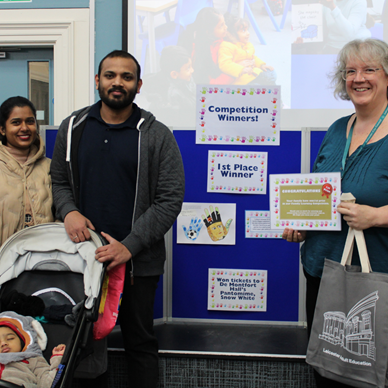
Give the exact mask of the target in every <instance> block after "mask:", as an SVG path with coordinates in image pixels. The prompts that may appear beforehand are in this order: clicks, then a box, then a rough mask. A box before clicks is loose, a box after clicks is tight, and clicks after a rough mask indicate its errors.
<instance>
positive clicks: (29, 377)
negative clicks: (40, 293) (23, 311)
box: [0, 311, 66, 388]
mask: <svg viewBox="0 0 388 388" xmlns="http://www.w3.org/2000/svg"><path fill="white" fill-rule="evenodd" d="M46 344H47V337H46V334H45V332H44V330H43V328H42V326H41V324H40V323H39V322H38V321H36V320H35V319H33V318H32V317H25V316H22V315H19V314H16V313H14V312H11V311H6V312H4V313H1V314H0V379H1V380H5V381H9V382H11V383H14V384H18V385H21V386H24V387H25V388H36V387H39V388H40V387H42V388H46V387H47V388H50V387H51V385H52V383H53V380H54V378H55V375H56V373H57V368H58V365H59V363H60V362H61V360H62V356H63V353H64V351H65V347H66V346H65V345H58V346H56V347H55V348H54V349H53V352H52V357H51V359H50V364H51V365H49V364H48V363H47V361H46V360H45V359H44V358H43V354H42V350H44V349H45V347H46Z"/></svg>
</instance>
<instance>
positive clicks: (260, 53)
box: [135, 0, 387, 129]
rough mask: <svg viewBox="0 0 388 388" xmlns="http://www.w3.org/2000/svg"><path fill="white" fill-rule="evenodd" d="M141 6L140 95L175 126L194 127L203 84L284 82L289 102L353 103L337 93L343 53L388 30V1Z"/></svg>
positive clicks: (142, 0) (202, 1)
mask: <svg viewBox="0 0 388 388" xmlns="http://www.w3.org/2000/svg"><path fill="white" fill-rule="evenodd" d="M135 7H136V34H135V39H136V56H137V58H139V59H140V64H141V66H142V77H143V81H144V83H143V88H142V91H141V94H140V95H139V96H138V97H137V102H138V103H139V105H140V106H142V107H143V108H144V109H148V110H150V111H152V112H153V113H154V114H155V116H156V117H157V119H159V120H160V121H162V122H164V123H165V124H167V125H169V126H173V127H175V128H179V127H185V128H191V129H194V127H195V117H196V113H197V112H196V95H195V91H196V85H198V84H201V85H202V84H208V85H211V84H217V85H280V86H281V90H282V97H281V108H282V109H302V110H303V109H306V110H309V109H320V110H322V109H352V106H351V104H350V103H349V102H348V101H342V100H336V99H335V98H334V96H333V89H332V88H331V85H330V77H329V75H330V73H331V71H332V70H333V68H334V62H335V59H336V55H337V53H338V51H339V50H340V49H341V48H342V47H343V46H344V44H346V43H347V42H349V41H351V40H353V39H355V38H366V37H372V38H379V39H384V38H385V39H386V33H387V32H386V31H385V32H384V28H383V27H384V23H385V22H386V19H387V10H386V9H385V8H386V6H385V0H319V1H318V0H195V1H194V0H158V1H148V0H135ZM384 34H385V35H384ZM317 125H319V123H318V124H317Z"/></svg>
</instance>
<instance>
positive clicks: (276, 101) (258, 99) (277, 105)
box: [196, 85, 281, 146]
mask: <svg viewBox="0 0 388 388" xmlns="http://www.w3.org/2000/svg"><path fill="white" fill-rule="evenodd" d="M280 92H281V88H280V86H278V85H275V86H257V85H256V86H253V85H252V86H249V85H246V86H243V85H197V96H196V97H197V112H196V117H197V118H196V144H236V145H258V144H260V145H275V146H276V145H279V144H280V116H281V114H280V113H281V96H280Z"/></svg>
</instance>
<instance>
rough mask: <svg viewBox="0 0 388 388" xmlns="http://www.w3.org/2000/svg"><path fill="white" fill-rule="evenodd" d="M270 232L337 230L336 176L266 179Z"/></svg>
mask: <svg viewBox="0 0 388 388" xmlns="http://www.w3.org/2000/svg"><path fill="white" fill-rule="evenodd" d="M269 180H270V211H271V229H284V228H292V229H297V230H341V214H339V213H338V212H337V206H338V204H339V201H340V196H341V176H340V173H315V174H284V175H270V176H269Z"/></svg>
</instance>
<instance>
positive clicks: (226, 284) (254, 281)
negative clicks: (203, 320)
mask: <svg viewBox="0 0 388 388" xmlns="http://www.w3.org/2000/svg"><path fill="white" fill-rule="evenodd" d="M208 276H209V281H208V299H207V309H208V310H223V311H238V312H242V311H246V312H264V311H267V271H266V270H247V269H220V268H209V275H208Z"/></svg>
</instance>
